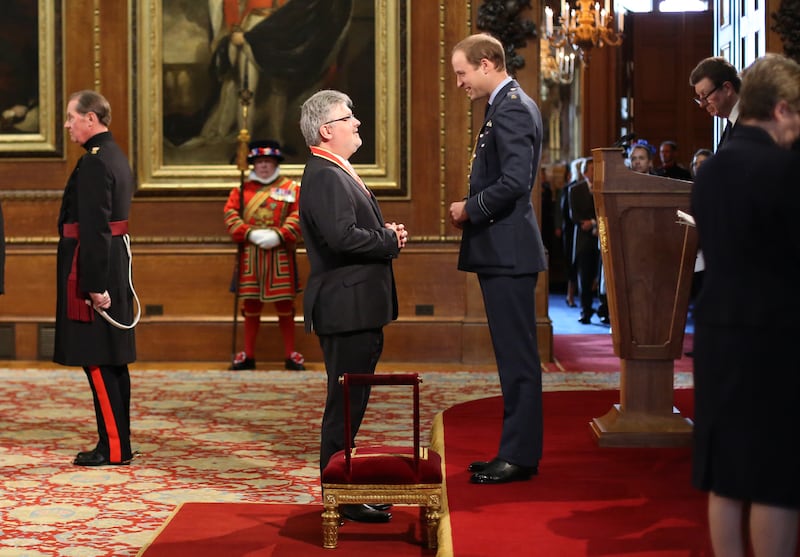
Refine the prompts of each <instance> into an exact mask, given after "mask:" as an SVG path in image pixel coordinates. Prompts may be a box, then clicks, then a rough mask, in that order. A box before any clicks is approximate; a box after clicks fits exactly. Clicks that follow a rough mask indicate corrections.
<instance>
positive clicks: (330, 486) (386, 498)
mask: <svg viewBox="0 0 800 557" xmlns="http://www.w3.org/2000/svg"><path fill="white" fill-rule="evenodd" d="M339 381H340V383H342V385H343V388H344V431H345V439H344V450H342V451H339V452H337V453H335V454H334V455H333V456H332V457H331V459H330V461H328V464H327V466H325V469H324V470H323V471H322V500H323V504H324V506H325V511H324V512H323V513H322V546H323V547H326V548H331V549H332V548H335V547H336V545H337V543H338V538H339V523H340V522H339V520H340V516H339V505H352V504H380V503H383V504H386V503H389V504H406V505H419V507H420V520H421V521H422V523H423V529H422V532H423V536H425V538H426V542H427V547H428V548H429V549H436V547H437V542H438V540H437V530H438V528H439V518H440V513H441V509H442V459H441V457H440V456H439V454H438V453H436V452H435V451H431V450H429V449H427V448H425V447H420V441H419V384H420V383H421V382H422V379H421V378H420V377H419V375H418V374H416V373H398V374H378V375H372V374H351V373H345V374H344V376H343V377H341V378H340V379H339ZM351 385H413V387H414V446H413V449H409V448H406V450H405V451H403V449H402V448H399V447H358V449H356V448H354V447H352V446H351V445H352V443H351V439H350V435H349V432H350V386H351Z"/></svg>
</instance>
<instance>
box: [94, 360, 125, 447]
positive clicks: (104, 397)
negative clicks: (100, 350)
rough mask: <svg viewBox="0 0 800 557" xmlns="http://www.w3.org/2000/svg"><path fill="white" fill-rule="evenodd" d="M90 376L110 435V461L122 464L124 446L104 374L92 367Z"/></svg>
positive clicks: (97, 368) (107, 432)
mask: <svg viewBox="0 0 800 557" xmlns="http://www.w3.org/2000/svg"><path fill="white" fill-rule="evenodd" d="M89 374H90V377H91V378H92V385H94V390H95V392H96V393H97V400H98V402H99V403H100V412H102V414H103V423H105V426H106V434H107V435H108V452H109V455H108V460H109V462H122V444H121V443H120V441H119V431H117V421H116V420H115V419H114V409H113V408H112V407H111V401H110V400H109V399H108V391H107V390H106V384H105V381H103V373H102V372H101V371H100V368H99V367H90V368H89Z"/></svg>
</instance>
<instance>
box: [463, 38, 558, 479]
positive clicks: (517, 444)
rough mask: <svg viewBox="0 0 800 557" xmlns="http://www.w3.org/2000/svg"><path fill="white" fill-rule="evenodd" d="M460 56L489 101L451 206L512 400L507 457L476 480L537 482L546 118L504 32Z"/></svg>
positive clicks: (470, 87)
mask: <svg viewBox="0 0 800 557" xmlns="http://www.w3.org/2000/svg"><path fill="white" fill-rule="evenodd" d="M451 62H452V65H453V70H454V71H455V74H456V80H457V82H458V86H459V87H461V88H462V89H464V90H465V91H466V92H467V94H468V95H469V98H470V99H471V100H473V101H474V100H478V99H485V100H487V101H488V102H489V106H488V107H487V110H486V116H485V117H484V121H483V124H482V125H481V128H480V132H479V135H478V140H477V142H476V144H475V152H474V154H473V159H472V171H471V173H470V178H469V196H468V197H467V198H466V199H465V200H463V201H457V202H454V203H452V204H451V205H450V220H451V222H452V223H453V224H454V225H455V226H456V227H458V228H461V229H462V230H463V234H462V239H461V252H460V255H459V260H458V268H459V269H460V270H462V271H468V272H474V273H477V274H478V281H479V282H480V286H481V292H482V293H483V302H484V307H485V308H486V317H487V321H488V323H489V332H490V333H491V337H492V345H493V347H494V353H495V359H496V361H497V370H498V373H499V375H500V385H501V388H502V391H503V405H504V412H503V431H502V436H501V439H500V447H499V450H498V453H497V457H496V458H494V459H493V460H491V461H488V462H487V461H478V462H474V463H472V465H470V471H472V472H473V475H472V477H471V481H472V482H473V483H481V484H495V483H503V482H509V481H515V480H527V479H529V478H530V477H531V476H532V475H534V474H536V473H537V472H538V466H539V459H540V458H541V456H542V369H541V363H540V360H539V350H538V347H537V344H536V311H535V303H534V302H535V294H534V292H535V290H536V279H537V276H538V273H539V271H543V270H545V269H546V268H547V262H546V258H545V251H544V246H543V245H542V239H541V235H540V233H539V227H538V225H537V223H536V215H535V214H534V212H533V206H532V204H531V188H532V187H533V183H534V180H535V179H536V175H537V173H538V169H539V157H540V154H541V146H542V119H541V114H540V112H539V109H538V107H537V106H536V104H535V103H534V102H533V100H531V98H530V97H528V95H526V94H525V93H524V92H523V91H522V89H521V88H520V86H519V84H518V83H517V82H516V81H514V80H513V79H512V78H511V77H510V76H509V75H508V73H507V71H506V66H505V51H504V49H503V45H502V44H501V43H500V41H498V40H497V39H495V38H494V37H492V36H490V35H486V34H478V35H472V36H470V37H467V38H466V39H464V40H463V41H461V42H460V43H458V44H457V45H456V46H455V48H454V49H453V54H452V57H451ZM480 108H481V109H483V106H481V107H480Z"/></svg>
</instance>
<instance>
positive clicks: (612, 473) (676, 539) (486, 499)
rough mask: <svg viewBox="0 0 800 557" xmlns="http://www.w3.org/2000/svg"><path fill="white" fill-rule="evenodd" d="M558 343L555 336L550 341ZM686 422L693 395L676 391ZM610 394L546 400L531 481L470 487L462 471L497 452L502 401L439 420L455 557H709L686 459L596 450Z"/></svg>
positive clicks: (460, 408)
mask: <svg viewBox="0 0 800 557" xmlns="http://www.w3.org/2000/svg"><path fill="white" fill-rule="evenodd" d="M556 338H558V337H556ZM675 399H676V406H677V407H678V408H679V409H680V410H681V412H682V413H683V414H684V415H685V416H689V417H691V415H692V407H691V403H692V391H688V390H682V391H676V395H675ZM618 400H619V393H618V392H616V391H581V392H551V393H545V395H544V413H545V438H544V447H545V449H544V450H545V452H544V458H543V459H542V462H541V465H540V468H539V476H536V477H535V478H534V479H532V480H531V481H529V482H517V483H511V484H505V485H497V486H484V485H473V484H470V483H469V473H468V472H466V467H467V465H468V464H469V463H470V462H471V461H473V460H478V459H484V458H491V457H492V456H493V455H494V454H495V453H496V450H497V443H498V441H499V434H500V420H501V416H502V402H501V399H500V398H499V397H496V398H488V399H482V400H476V401H472V402H467V403H464V404H459V405H457V406H454V407H452V408H450V409H448V410H446V411H445V412H444V418H443V419H444V440H445V459H446V474H447V497H448V507H449V512H450V525H451V530H452V538H453V555H454V556H455V557H487V556H495V555H497V556H510V555H513V556H519V555H524V556H540V555H541V556H548V557H549V556H554V555H558V556H559V557H570V556H585V555H596V556H619V555H625V556H626V557H644V556H654V557H655V556H659V557H668V556H693V557H695V556H702V555H711V551H710V541H709V540H708V535H707V523H706V516H705V504H706V503H705V494H703V493H701V492H698V491H696V490H694V489H693V488H692V487H691V485H690V464H691V455H690V450H689V449H688V448H686V449H608V448H606V449H601V448H598V447H597V445H596V444H595V442H594V440H593V438H592V436H591V433H590V430H589V426H588V423H589V421H590V420H591V419H592V418H593V417H596V416H601V415H603V414H605V413H606V411H607V410H608V409H609V408H610V407H611V405H612V404H613V403H615V402H617V401H618Z"/></svg>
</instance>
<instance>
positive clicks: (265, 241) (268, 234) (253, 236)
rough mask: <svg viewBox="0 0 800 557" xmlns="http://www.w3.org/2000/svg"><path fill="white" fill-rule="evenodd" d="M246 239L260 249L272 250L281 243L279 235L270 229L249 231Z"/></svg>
mask: <svg viewBox="0 0 800 557" xmlns="http://www.w3.org/2000/svg"><path fill="white" fill-rule="evenodd" d="M247 239H248V240H250V242H252V243H254V244H255V245H257V246H258V247H260V248H261V249H272V248H274V247H275V246H277V245H278V244H280V243H281V237H280V235H278V233H277V232H275V231H274V230H272V229H270V228H261V229H259V230H251V231H250V234H248V236H247Z"/></svg>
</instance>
